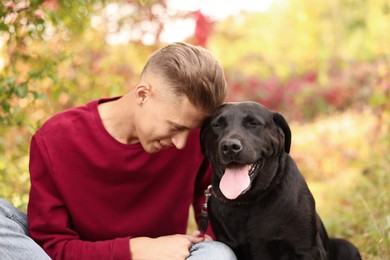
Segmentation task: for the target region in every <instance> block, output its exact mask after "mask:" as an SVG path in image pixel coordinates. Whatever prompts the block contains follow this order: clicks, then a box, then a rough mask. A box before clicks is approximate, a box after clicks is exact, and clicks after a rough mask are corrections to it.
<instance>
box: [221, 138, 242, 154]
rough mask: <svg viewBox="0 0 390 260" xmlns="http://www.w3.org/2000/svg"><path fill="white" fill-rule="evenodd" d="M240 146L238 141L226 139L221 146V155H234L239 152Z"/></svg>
mask: <svg viewBox="0 0 390 260" xmlns="http://www.w3.org/2000/svg"><path fill="white" fill-rule="evenodd" d="M241 150H242V144H241V141H240V140H238V139H228V140H226V141H225V142H223V144H222V153H223V154H224V155H229V154H231V155H235V154H238V153H239V152H241Z"/></svg>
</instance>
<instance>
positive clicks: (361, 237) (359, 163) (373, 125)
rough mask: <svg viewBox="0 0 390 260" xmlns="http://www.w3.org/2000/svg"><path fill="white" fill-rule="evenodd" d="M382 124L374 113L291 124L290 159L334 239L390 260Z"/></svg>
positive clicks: (370, 258)
mask: <svg viewBox="0 0 390 260" xmlns="http://www.w3.org/2000/svg"><path fill="white" fill-rule="evenodd" d="M386 120H388V118H385V122H386ZM383 122H384V118H381V117H378V116H377V115H375V114H374V113H372V112H371V111H349V112H345V113H340V114H334V115H332V116H330V117H322V118H319V119H317V120H316V121H314V122H310V123H305V124H301V123H297V122H290V127H291V130H292V134H293V141H292V147H291V156H292V157H293V158H294V159H295V161H296V163H297V165H298V167H299V169H300V170H301V172H302V174H303V175H304V176H305V178H306V180H307V182H308V185H309V187H310V189H311V191H312V193H313V195H314V197H315V199H316V206H317V211H318V213H319V214H320V216H321V218H322V220H323V222H324V224H325V226H326V228H327V231H328V233H329V235H330V236H334V237H344V238H347V239H349V240H351V241H352V242H353V243H354V244H355V245H356V246H357V247H358V248H359V250H360V252H361V254H362V257H363V259H365V260H377V259H390V140H388V138H389V136H390V134H389V129H388V127H389V125H390V124H388V123H387V124H384V123H383ZM387 122H388V121H387ZM191 214H192V211H191ZM194 228H195V223H194V221H193V219H190V221H189V232H191V231H192V230H193V229H194Z"/></svg>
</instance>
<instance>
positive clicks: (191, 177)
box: [28, 100, 211, 260]
mask: <svg viewBox="0 0 390 260" xmlns="http://www.w3.org/2000/svg"><path fill="white" fill-rule="evenodd" d="M103 101H106V100H101V101H100V102H103ZM97 105H98V101H93V102H91V103H89V104H87V105H85V106H81V107H77V108H73V109H70V110H66V111H64V112H62V113H60V114H58V115H55V116H54V117H52V118H51V119H49V120H48V121H47V122H46V123H45V124H44V125H43V126H42V127H41V128H40V129H39V130H38V131H37V133H36V134H35V135H34V136H33V139H32V141H31V149H30V177H31V191H30V199H29V205H28V217H29V231H30V235H31V237H32V238H33V239H34V240H35V241H37V242H38V243H39V244H40V245H41V246H42V247H43V248H44V249H45V251H46V252H47V253H48V254H49V255H50V256H51V257H52V258H53V259H83V260H88V259H94V260H98V259H131V256H130V246H129V239H130V238H131V237H139V236H148V237H159V236H164V235H171V234H185V232H186V228H187V221H188V212H189V206H190V205H191V203H193V205H194V208H195V211H196V216H197V217H199V215H200V207H201V203H202V202H203V199H204V198H203V192H204V190H205V189H206V187H207V185H208V184H209V183H210V179H211V169H210V168H207V169H206V170H204V169H203V170H201V165H202V162H203V160H204V158H203V156H202V154H201V150H200V145H199V130H196V131H194V132H193V133H191V134H190V136H189V139H188V141H187V145H186V147H185V148H184V149H183V150H177V149H176V148H169V149H166V150H162V151H160V152H158V153H156V154H148V153H146V152H145V151H144V150H143V148H142V146H141V145H140V144H131V145H126V144H122V143H119V142H118V141H116V140H115V139H114V138H113V137H112V136H110V134H109V133H108V132H107V131H106V130H105V128H104V127H103V124H102V122H101V120H100V117H99V114H98V110H97Z"/></svg>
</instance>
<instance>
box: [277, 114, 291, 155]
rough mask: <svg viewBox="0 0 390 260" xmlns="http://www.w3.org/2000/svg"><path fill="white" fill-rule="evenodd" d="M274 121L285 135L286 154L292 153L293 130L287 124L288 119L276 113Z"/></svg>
mask: <svg viewBox="0 0 390 260" xmlns="http://www.w3.org/2000/svg"><path fill="white" fill-rule="evenodd" d="M273 120H274V122H275V124H277V125H278V126H279V127H280V128H281V129H282V131H283V133H284V150H285V151H286V153H290V147H291V130H290V127H289V126H288V124H287V121H286V119H285V118H284V117H283V116H282V115H281V114H279V113H274V115H273Z"/></svg>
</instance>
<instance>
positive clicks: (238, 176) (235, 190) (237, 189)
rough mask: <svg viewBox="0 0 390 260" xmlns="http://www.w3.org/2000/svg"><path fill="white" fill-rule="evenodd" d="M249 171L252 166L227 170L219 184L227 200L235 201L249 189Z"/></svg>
mask: <svg viewBox="0 0 390 260" xmlns="http://www.w3.org/2000/svg"><path fill="white" fill-rule="evenodd" d="M249 169H250V165H242V166H234V167H230V168H226V170H225V173H224V175H223V176H222V179H221V181H220V183H219V188H220V189H221V192H222V193H223V195H224V196H225V197H226V198H228V199H231V200H233V199H235V198H237V197H238V196H239V195H240V194H241V193H242V192H243V191H244V190H246V189H247V188H248V187H249V185H250V179H249V174H248V173H249Z"/></svg>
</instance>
